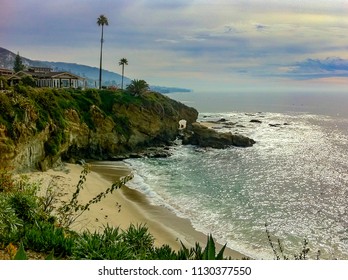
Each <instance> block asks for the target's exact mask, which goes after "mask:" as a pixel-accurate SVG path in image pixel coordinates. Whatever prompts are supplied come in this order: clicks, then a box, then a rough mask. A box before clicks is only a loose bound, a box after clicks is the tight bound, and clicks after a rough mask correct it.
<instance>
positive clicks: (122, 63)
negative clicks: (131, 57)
mask: <svg viewBox="0 0 348 280" xmlns="http://www.w3.org/2000/svg"><path fill="white" fill-rule="evenodd" d="M118 65H122V84H121V88H122V89H123V77H124V66H125V65H128V60H127V58H121V60H120V62H119V63H118Z"/></svg>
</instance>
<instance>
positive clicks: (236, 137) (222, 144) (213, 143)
mask: <svg viewBox="0 0 348 280" xmlns="http://www.w3.org/2000/svg"><path fill="white" fill-rule="evenodd" d="M255 143H256V142H255V141H254V140H253V139H250V138H248V137H246V136H243V135H240V134H232V133H231V132H224V133H221V132H217V131H215V130H213V129H210V128H208V127H206V126H204V125H202V124H200V123H197V122H196V123H193V124H192V125H191V126H190V128H189V129H188V132H187V133H186V134H185V135H184V136H183V144H191V145H197V146H200V147H211V148H216V149H224V148H227V147H229V146H236V147H251V146H252V145H253V144H255Z"/></svg>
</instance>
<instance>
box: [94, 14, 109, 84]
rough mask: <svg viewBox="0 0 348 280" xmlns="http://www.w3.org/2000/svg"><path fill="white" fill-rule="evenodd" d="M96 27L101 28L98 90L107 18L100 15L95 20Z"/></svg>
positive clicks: (107, 23) (100, 79)
mask: <svg viewBox="0 0 348 280" xmlns="http://www.w3.org/2000/svg"><path fill="white" fill-rule="evenodd" d="M97 24H98V26H101V27H102V33H101V40H100V67H99V89H101V81H102V61H103V42H104V25H109V22H108V18H107V17H106V16H104V15H100V16H99V17H98V20H97Z"/></svg>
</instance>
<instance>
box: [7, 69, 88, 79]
mask: <svg viewBox="0 0 348 280" xmlns="http://www.w3.org/2000/svg"><path fill="white" fill-rule="evenodd" d="M23 76H32V77H33V78H37V79H77V80H84V78H82V77H80V76H78V75H75V74H72V73H69V72H33V71H19V72H17V73H15V74H12V76H10V77H9V79H20V77H23Z"/></svg>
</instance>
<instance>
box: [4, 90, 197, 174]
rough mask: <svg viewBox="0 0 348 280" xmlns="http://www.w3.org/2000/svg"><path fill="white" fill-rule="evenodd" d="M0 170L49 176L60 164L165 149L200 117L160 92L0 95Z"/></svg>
mask: <svg viewBox="0 0 348 280" xmlns="http://www.w3.org/2000/svg"><path fill="white" fill-rule="evenodd" d="M0 111H1V116H0V155H1V160H0V167H8V166H11V167H13V168H14V169H15V170H16V171H19V172H21V171H26V170H30V169H39V170H47V169H49V168H51V167H54V166H55V165H57V164H59V163H60V162H61V160H63V161H67V162H76V161H78V160H80V159H96V160H103V159H113V158H115V157H117V156H119V157H122V156H123V155H127V154H128V155H129V154H130V153H134V152H138V151H141V150H142V149H145V148H147V147H153V146H161V145H167V144H169V143H170V142H171V141H173V140H175V138H176V137H177V135H178V127H179V121H180V120H181V119H185V120H186V121H187V124H191V123H193V122H195V121H196V120H197V116H198V112H197V110H195V109H194V108H190V107H188V106H186V105H184V104H181V103H180V102H177V101H174V100H172V99H170V98H168V97H167V96H164V95H162V94H160V93H157V92H152V91H147V92H145V93H143V94H141V95H136V94H133V93H131V92H128V91H124V90H107V89H105V90H96V89H87V90H80V89H49V88H34V87H30V86H24V85H16V86H15V87H13V88H12V89H10V90H6V91H1V92H0Z"/></svg>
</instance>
